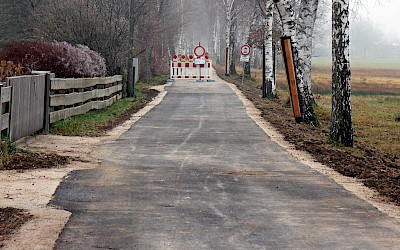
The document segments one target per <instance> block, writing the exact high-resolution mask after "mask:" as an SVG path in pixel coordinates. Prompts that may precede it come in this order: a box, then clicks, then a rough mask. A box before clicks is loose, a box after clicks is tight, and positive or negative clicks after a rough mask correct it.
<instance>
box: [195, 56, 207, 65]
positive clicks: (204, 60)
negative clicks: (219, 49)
mask: <svg viewBox="0 0 400 250" xmlns="http://www.w3.org/2000/svg"><path fill="white" fill-rule="evenodd" d="M194 64H196V65H204V64H206V59H205V58H204V57H201V58H197V59H194Z"/></svg>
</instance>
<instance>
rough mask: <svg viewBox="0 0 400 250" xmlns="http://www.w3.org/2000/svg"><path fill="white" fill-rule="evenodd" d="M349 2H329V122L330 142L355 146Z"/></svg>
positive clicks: (341, 0)
mask: <svg viewBox="0 0 400 250" xmlns="http://www.w3.org/2000/svg"><path fill="white" fill-rule="evenodd" d="M349 45H350V39H349V0H333V2H332V65H333V66H332V120H331V123H332V124H331V131H330V139H331V140H332V141H333V142H337V143H340V144H343V145H345V146H348V147H352V146H353V143H354V134H353V132H354V131H353V123H352V110H351V85H350V76H351V71H350V61H349Z"/></svg>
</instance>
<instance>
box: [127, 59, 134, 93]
mask: <svg viewBox="0 0 400 250" xmlns="http://www.w3.org/2000/svg"><path fill="white" fill-rule="evenodd" d="M133 70H134V69H133V58H129V62H128V85H127V96H128V97H135V89H134V81H135V79H134V75H133Z"/></svg>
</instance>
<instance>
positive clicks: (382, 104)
mask: <svg viewBox="0 0 400 250" xmlns="http://www.w3.org/2000/svg"><path fill="white" fill-rule="evenodd" d="M354 65H355V66H354V68H353V69H352V72H353V73H352V80H351V83H352V106H353V123H354V128H355V137H356V140H357V141H359V142H363V143H366V144H367V145H368V146H369V147H371V148H375V149H378V150H380V151H382V152H386V153H390V154H392V155H394V157H396V158H398V160H397V161H398V163H400V162H399V159H400V143H399V142H400V124H399V116H400V114H399V113H400V71H399V70H398V68H397V69H396V67H395V65H394V64H392V63H389V62H386V63H383V62H382V63H380V64H378V65H374V64H372V63H367V62H359V63H357V62H356V63H355V64H354ZM253 75H254V76H255V78H254V79H255V80H256V82H261V79H262V72H261V70H257V69H253ZM285 77H286V76H285V74H284V72H282V71H280V72H278V74H277V88H278V89H277V91H278V96H279V98H280V100H282V101H284V102H286V101H287V100H288V98H289V95H288V87H287V84H286V78H285ZM312 78H313V86H312V88H313V94H314V98H315V101H316V112H317V114H318V117H320V118H322V119H330V115H331V84H330V81H331V79H332V75H331V70H330V66H329V65H328V64H327V63H324V61H321V60H319V61H317V62H316V67H314V68H313V76H312Z"/></svg>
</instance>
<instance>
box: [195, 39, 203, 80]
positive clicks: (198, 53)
mask: <svg viewBox="0 0 400 250" xmlns="http://www.w3.org/2000/svg"><path fill="white" fill-rule="evenodd" d="M205 54H206V49H205V48H204V47H203V46H201V45H200V43H199V46H197V47H196V48H194V55H195V56H196V57H197V58H196V59H195V60H194V63H195V64H196V65H197V67H198V68H199V79H198V80H197V82H202V80H201V65H204V64H206V59H205V58H204V55H205Z"/></svg>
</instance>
